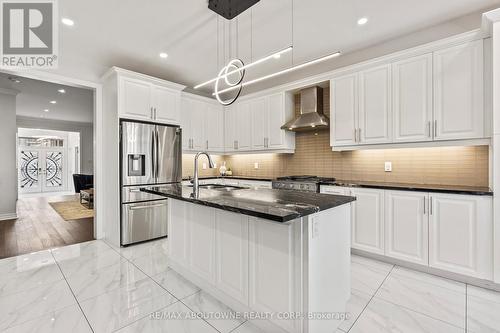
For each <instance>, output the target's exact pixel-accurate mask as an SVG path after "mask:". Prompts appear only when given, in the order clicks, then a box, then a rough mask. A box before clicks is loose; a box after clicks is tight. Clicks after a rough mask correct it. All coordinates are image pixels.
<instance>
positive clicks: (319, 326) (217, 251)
mask: <svg viewBox="0 0 500 333" xmlns="http://www.w3.org/2000/svg"><path fill="white" fill-rule="evenodd" d="M142 190H143V191H146V192H149V193H154V194H158V195H162V196H165V197H168V198H170V199H172V200H169V220H168V239H169V241H168V249H169V260H170V265H171V267H172V268H173V269H174V270H176V271H177V272H179V273H180V274H181V275H183V276H184V277H186V278H187V279H189V280H191V281H192V282H193V283H195V284H196V285H198V286H199V287H200V288H201V289H203V290H204V291H206V292H208V293H209V294H211V295H212V296H214V297H215V298H217V299H219V300H220V301H222V302H223V303H225V304H226V305H228V306H229V307H231V308H232V309H234V310H235V311H237V312H238V314H239V315H241V316H243V318H245V317H248V318H250V319H252V318H254V319H256V318H258V319H259V320H253V321H252V322H253V323H254V324H255V325H257V326H260V327H261V328H263V329H264V330H265V331H266V332H303V333H313V332H314V333H321V332H334V331H335V329H336V327H337V326H338V325H339V324H340V323H341V321H342V319H343V318H344V316H345V306H346V303H347V301H348V299H349V297H350V212H351V209H350V204H349V203H350V202H352V201H354V200H355V199H354V198H353V197H348V196H332V195H324V194H318V193H306V192H299V191H283V190H268V189H259V190H252V189H238V188H231V187H210V186H202V187H200V190H199V192H198V195H193V192H192V188H191V187H188V186H181V185H179V184H174V185H164V186H155V187H147V188H143V189H142ZM245 319H246V318H245Z"/></svg>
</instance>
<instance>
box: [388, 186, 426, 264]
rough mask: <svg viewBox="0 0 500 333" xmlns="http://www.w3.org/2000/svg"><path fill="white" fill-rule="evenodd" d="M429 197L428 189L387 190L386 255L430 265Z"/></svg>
mask: <svg viewBox="0 0 500 333" xmlns="http://www.w3.org/2000/svg"><path fill="white" fill-rule="evenodd" d="M428 199H429V194H428V193H425V192H410V191H386V192H385V239H384V240H385V255H386V256H388V257H392V258H396V259H401V260H406V261H410V262H414V263H417V264H422V265H427V264H428V263H429V255H428V243H429V241H428V239H429V238H428V232H429V230H428Z"/></svg>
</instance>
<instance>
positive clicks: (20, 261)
mask: <svg viewBox="0 0 500 333" xmlns="http://www.w3.org/2000/svg"><path fill="white" fill-rule="evenodd" d="M54 263H55V261H54V257H52V253H51V252H50V251H49V250H45V251H39V252H33V253H28V254H23V255H20V256H17V257H11V258H6V259H2V260H0V276H2V275H6V274H12V273H21V272H25V271H28V270H32V269H36V268H39V267H42V266H47V265H51V264H54Z"/></svg>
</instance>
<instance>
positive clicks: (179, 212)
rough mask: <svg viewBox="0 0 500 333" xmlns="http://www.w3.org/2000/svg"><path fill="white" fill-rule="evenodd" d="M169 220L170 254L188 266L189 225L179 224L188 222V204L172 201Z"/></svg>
mask: <svg viewBox="0 0 500 333" xmlns="http://www.w3.org/2000/svg"><path fill="white" fill-rule="evenodd" d="M168 207H169V210H170V216H169V219H168V252H169V254H170V255H171V256H172V257H175V258H176V260H178V261H179V262H181V263H182V264H184V265H187V250H188V245H189V244H188V230H187V227H188V225H189V224H188V223H179V221H185V220H186V216H187V214H186V203H185V202H182V201H172V202H171V203H170V204H169V205H168Z"/></svg>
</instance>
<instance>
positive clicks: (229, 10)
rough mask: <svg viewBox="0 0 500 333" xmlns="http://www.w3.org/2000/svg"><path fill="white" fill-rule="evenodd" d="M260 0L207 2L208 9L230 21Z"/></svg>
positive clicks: (217, 0) (214, 0) (215, 0)
mask: <svg viewBox="0 0 500 333" xmlns="http://www.w3.org/2000/svg"><path fill="white" fill-rule="evenodd" d="M259 1H260V0H208V8H209V9H211V10H213V11H214V12H216V13H217V14H219V15H220V16H222V17H224V18H225V19H228V20H232V19H233V18H235V17H236V16H238V15H240V14H241V13H243V12H244V11H245V10H247V9H248V8H250V7H252V6H253V5H255V4H256V3H257V2H259Z"/></svg>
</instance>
